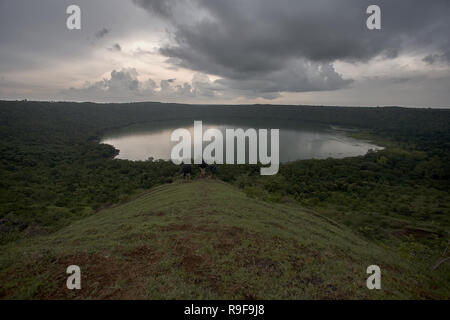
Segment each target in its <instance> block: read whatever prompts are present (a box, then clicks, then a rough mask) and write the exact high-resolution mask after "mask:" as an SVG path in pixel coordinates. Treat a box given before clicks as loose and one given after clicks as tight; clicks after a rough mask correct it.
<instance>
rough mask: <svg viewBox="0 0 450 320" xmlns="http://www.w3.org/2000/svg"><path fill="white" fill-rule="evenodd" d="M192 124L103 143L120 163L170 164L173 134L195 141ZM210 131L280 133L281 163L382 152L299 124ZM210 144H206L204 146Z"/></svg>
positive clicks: (233, 125) (151, 127) (117, 133)
mask: <svg viewBox="0 0 450 320" xmlns="http://www.w3.org/2000/svg"><path fill="white" fill-rule="evenodd" d="M269 123H270V125H269ZM193 124H194V122H193V120H190V119H189V120H177V121H158V122H156V121H155V122H149V123H146V124H139V125H132V126H129V127H126V128H122V129H118V130H114V131H112V132H108V133H107V134H105V136H104V138H103V139H102V141H101V142H102V143H106V144H110V145H112V146H114V147H115V148H116V149H118V150H120V153H119V155H118V156H117V158H119V159H128V160H147V159H148V158H150V157H152V158H154V159H165V160H167V159H169V158H170V152H171V150H172V147H173V146H174V145H175V144H176V142H171V141H170V136H171V134H172V131H173V130H175V129H177V128H185V129H188V130H189V131H190V133H191V136H192V138H193V137H194V126H193ZM210 128H216V129H219V130H220V131H221V132H222V133H223V136H224V137H225V129H227V128H230V129H237V128H242V129H244V130H245V129H248V128H255V129H271V128H274V129H280V161H281V162H287V161H293V160H298V159H324V158H328V157H332V158H343V157H350V156H358V155H364V154H365V153H367V151H368V150H369V149H374V150H379V149H381V147H378V146H376V145H374V144H371V143H368V142H365V141H361V140H356V139H354V138H351V137H349V136H347V135H346V134H345V132H344V131H342V130H338V129H336V128H334V127H330V126H324V125H318V124H311V123H299V122H298V121H295V122H294V121H287V120H276V121H274V120H269V119H257V120H255V119H240V118H237V119H221V120H216V119H212V120H206V121H205V120H203V132H205V131H206V130H207V129H210ZM207 144H208V143H206V142H205V143H204V146H206V145H207ZM224 145H225V144H224ZM247 150H248V148H247ZM224 156H225V150H224Z"/></svg>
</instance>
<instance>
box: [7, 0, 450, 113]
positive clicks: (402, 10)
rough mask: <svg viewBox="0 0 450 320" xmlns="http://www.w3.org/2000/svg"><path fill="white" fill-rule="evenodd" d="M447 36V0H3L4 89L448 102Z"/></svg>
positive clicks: (92, 95) (62, 94)
mask: <svg viewBox="0 0 450 320" xmlns="http://www.w3.org/2000/svg"><path fill="white" fill-rule="evenodd" d="M73 4H75V5H78V6H79V7H80V9H81V29H80V30H69V29H68V28H67V27H66V20H67V18H68V17H69V14H67V13H66V9H67V7H68V6H69V5H73ZM372 4H376V5H378V6H379V7H380V9H381V29H380V30H369V29H368V28H367V26H366V20H367V18H368V17H369V15H370V14H367V13H366V9H367V7H368V6H369V5H372ZM449 34H450V1H448V0H430V1H424V0H396V1H392V0H340V1H336V0H277V1H273V0H172V1H171V0H165V1H163V0H70V1H67V0H39V1H36V0H0V99H3V100H16V99H19V100H21V99H28V100H52V101H55V100H57V101H93V102H132V101H162V102H178V103H192V104H254V103H262V104H295V105H298V104H303V105H305V104H307V105H342V106H385V105H389V106H392V105H397V106H409V107H434V108H442V107H446V108H448V107H450V37H449Z"/></svg>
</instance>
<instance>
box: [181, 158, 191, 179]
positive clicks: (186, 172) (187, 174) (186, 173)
mask: <svg viewBox="0 0 450 320" xmlns="http://www.w3.org/2000/svg"><path fill="white" fill-rule="evenodd" d="M181 166H182V170H183V177H184V179H185V180H186V182H189V181H190V180H191V172H192V166H191V165H190V164H189V163H184V162H182V163H181Z"/></svg>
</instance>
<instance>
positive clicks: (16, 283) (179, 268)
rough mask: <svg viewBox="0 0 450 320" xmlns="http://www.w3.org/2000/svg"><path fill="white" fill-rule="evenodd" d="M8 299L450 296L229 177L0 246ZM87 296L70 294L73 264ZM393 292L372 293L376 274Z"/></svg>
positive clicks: (434, 281) (417, 272)
mask: <svg viewBox="0 0 450 320" xmlns="http://www.w3.org/2000/svg"><path fill="white" fill-rule="evenodd" d="M0 252H1V253H0V285H1V288H0V297H1V298H3V299H8V298H9V299H11V298H44V299H55V298H78V299H79V298H82V299H87V298H101V299H105V298H133V299H136V298H137V299H172V298H176V299H223V298H226V299H254V298H255V299H288V298H289V299H340V298H344V299H351V298H363V299H376V298H447V296H446V294H448V292H449V286H448V284H449V281H448V280H449V278H448V274H449V273H448V267H447V266H443V267H442V270H439V272H433V273H432V272H430V270H429V268H426V267H425V266H417V265H411V264H409V263H408V260H406V259H403V258H402V257H399V256H397V255H396V254H395V253H394V252H391V251H389V250H388V249H386V248H382V247H380V246H379V245H376V244H374V243H369V242H367V241H366V240H363V239H362V238H360V237H358V236H357V235H355V234H354V233H352V232H351V231H350V230H349V229H347V228H346V227H343V226H340V225H339V224H336V223H335V222H333V221H331V220H329V219H326V218H324V217H321V216H319V215H317V214H316V213H314V212H311V211H307V210H305V209H302V208H300V207H298V206H297V205H295V204H273V203H267V202H263V201H260V200H257V199H252V198H249V197H247V196H246V195H245V194H244V193H243V192H242V191H240V190H239V189H237V188H235V187H233V186H231V185H228V184H226V183H223V182H220V181H212V180H203V181H195V182H192V183H189V184H186V183H179V182H176V183H173V184H170V185H163V186H160V187H157V188H154V189H151V190H149V191H148V192H145V193H143V194H142V195H140V196H139V197H138V198H136V199H134V200H133V201H130V202H128V203H125V204H121V205H117V206H114V207H110V208H107V209H104V210H102V211H99V212H98V213H96V214H94V215H92V216H90V217H88V218H85V219H82V220H79V221H76V222H74V223H73V224H71V225H70V226H68V227H65V228H64V229H61V230H59V231H58V232H56V233H53V234H51V235H49V236H41V237H35V238H33V239H24V240H19V241H16V242H13V243H9V244H7V245H5V246H2V247H1V248H0ZM71 264H75V265H79V266H80V267H81V272H82V283H81V285H82V289H81V290H78V291H77V290H73V291H70V290H68V289H66V287H65V285H66V279H67V276H68V275H67V274H66V273H65V271H66V268H67V266H69V265H71ZM371 264H376V265H379V266H380V267H381V270H382V290H368V289H367V288H366V278H367V276H368V275H367V274H366V268H367V266H369V265H371Z"/></svg>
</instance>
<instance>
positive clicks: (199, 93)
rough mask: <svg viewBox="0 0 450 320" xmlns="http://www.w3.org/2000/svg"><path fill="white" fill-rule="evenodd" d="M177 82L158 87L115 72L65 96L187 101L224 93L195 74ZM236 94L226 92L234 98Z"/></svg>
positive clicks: (131, 72)
mask: <svg viewBox="0 0 450 320" xmlns="http://www.w3.org/2000/svg"><path fill="white" fill-rule="evenodd" d="M175 80H176V79H165V80H161V81H160V83H159V86H158V85H157V84H156V82H155V81H154V80H153V79H148V80H147V81H140V80H139V79H138V72H137V70H136V69H134V68H125V69H122V70H120V71H116V70H113V71H112V72H111V73H110V77H109V78H106V79H103V80H101V81H97V82H94V83H86V84H85V85H84V86H83V87H80V88H70V89H69V90H65V91H63V92H62V97H63V98H64V99H68V100H77V101H89V100H90V101H111V102H125V101H148V100H151V99H157V100H166V101H177V100H179V101H184V99H187V98H211V97H216V96H218V95H220V93H219V91H221V90H224V88H222V87H221V85H220V84H218V83H215V82H212V81H210V80H209V78H208V77H207V76H206V75H200V74H196V75H194V77H193V80H192V82H191V83H188V82H185V83H183V84H176V83H175ZM233 93H234V94H235V93H236V92H232V91H230V92H227V96H232V95H233Z"/></svg>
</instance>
